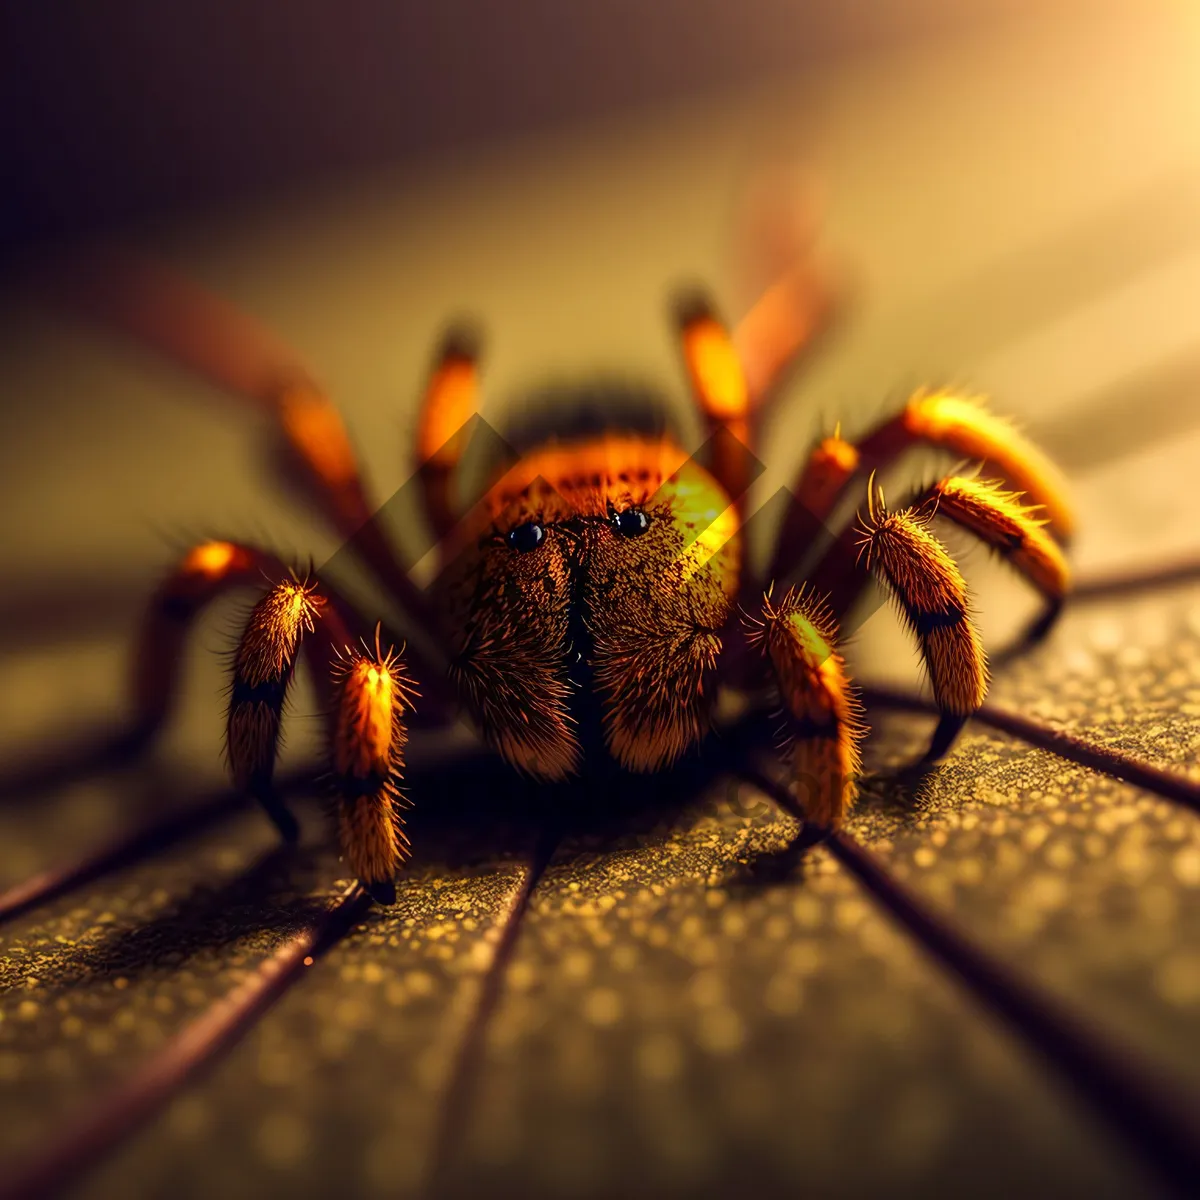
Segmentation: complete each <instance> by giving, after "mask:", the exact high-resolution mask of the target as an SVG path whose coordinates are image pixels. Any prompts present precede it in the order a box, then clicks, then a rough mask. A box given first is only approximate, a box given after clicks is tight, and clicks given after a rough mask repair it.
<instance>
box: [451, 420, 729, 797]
mask: <svg viewBox="0 0 1200 1200" xmlns="http://www.w3.org/2000/svg"><path fill="white" fill-rule="evenodd" d="M740 541H741V539H740V537H739V535H738V529H737V522H736V520H735V519H734V516H733V509H732V505H731V501H730V499H729V496H728V494H727V493H726V491H725V489H724V488H722V486H721V485H720V483H719V482H718V481H717V480H716V479H715V478H714V477H713V476H712V474H711V473H710V472H709V471H707V470H706V469H705V468H704V467H703V466H701V465H700V464H699V463H698V462H696V461H694V460H691V459H689V457H688V456H687V455H686V454H685V453H684V452H683V450H682V449H680V447H679V446H678V445H677V444H676V443H675V442H674V441H673V440H671V439H670V438H668V437H667V436H665V435H663V436H660V437H657V438H654V437H645V436H637V435H610V436H600V437H596V438H591V439H587V440H584V441H580V442H574V443H566V444H561V445H560V444H551V445H548V446H546V447H543V448H542V449H540V450H535V451H534V452H532V453H531V454H529V455H527V456H526V457H524V458H523V459H521V460H520V461H519V462H518V463H517V464H516V466H515V467H514V468H513V469H512V470H511V471H509V472H508V473H507V475H506V476H505V477H504V479H503V480H502V481H501V482H500V483H499V484H497V486H496V487H495V488H493V489H492V491H491V492H490V493H489V496H488V498H487V502H486V504H485V506H484V508H483V511H482V512H481V513H480V514H479V519H478V520H477V521H475V522H472V523H469V524H468V526H467V528H466V530H465V531H464V533H463V534H462V535H460V536H459V537H458V538H454V539H452V549H451V555H452V558H451V562H452V566H451V567H450V569H449V570H448V571H447V572H445V574H444V575H443V578H442V580H441V581H440V582H439V585H438V587H437V589H436V593H437V595H438V596H439V599H440V601H441V602H440V603H439V604H438V606H437V607H438V609H439V611H440V612H441V613H442V614H444V616H443V629H444V637H445V639H446V644H447V645H448V646H449V647H450V648H451V653H452V658H451V662H452V671H453V676H454V679H455V682H456V684H457V685H458V688H459V692H460V694H461V696H462V698H463V700H464V702H465V703H466V705H467V707H468V708H469V710H470V711H471V713H472V715H473V716H474V717H475V719H476V721H477V723H478V725H479V727H480V729H481V730H482V731H483V733H484V735H485V736H486V738H487V739H488V741H489V742H490V743H491V744H492V745H493V746H494V747H495V748H496V749H497V750H498V751H499V752H500V753H501V754H502V755H503V756H504V757H505V758H506V759H507V760H508V761H509V762H510V763H511V764H512V765H513V766H515V767H517V768H518V769H520V770H522V771H525V772H527V773H528V774H530V775H532V776H534V777H535V778H538V779H543V780H561V779H564V778H566V777H567V776H569V775H571V774H575V773H577V772H578V771H579V770H580V769H581V767H582V766H583V764H584V762H585V761H586V760H587V758H589V757H591V758H594V757H595V756H596V755H597V754H604V753H607V754H609V755H611V757H612V758H613V759H615V760H616V761H617V762H618V763H619V764H620V765H622V766H624V767H626V768H629V769H632V770H639V771H651V770H655V769H657V768H659V767H662V766H665V765H669V764H670V763H671V762H673V761H674V760H675V759H676V758H678V757H679V755H680V754H681V753H683V751H684V750H686V749H687V748H688V747H689V746H691V745H693V744H694V743H695V742H696V741H697V740H698V739H699V738H700V737H701V736H702V734H703V732H704V730H705V728H706V726H707V718H708V714H709V712H710V711H711V707H712V704H713V703H714V701H715V699H716V694H717V678H716V676H717V666H718V659H719V656H720V650H721V636H722V632H723V630H724V628H725V625H726V624H727V622H728V620H729V616H730V613H731V610H732V606H733V603H734V599H735V597H736V594H737V587H738V577H739V570H740V566H741V561H740ZM460 546H461V551H459V549H458V548H459V547H460Z"/></svg>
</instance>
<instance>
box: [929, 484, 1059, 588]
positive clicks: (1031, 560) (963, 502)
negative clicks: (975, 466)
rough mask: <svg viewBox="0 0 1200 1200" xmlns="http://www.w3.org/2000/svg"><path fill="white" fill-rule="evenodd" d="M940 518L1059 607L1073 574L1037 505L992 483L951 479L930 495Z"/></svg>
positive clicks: (933, 489)
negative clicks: (970, 535)
mask: <svg viewBox="0 0 1200 1200" xmlns="http://www.w3.org/2000/svg"><path fill="white" fill-rule="evenodd" d="M929 498H930V500H931V502H932V503H933V504H934V505H935V506H936V511H937V513H938V515H939V516H943V517H948V518H949V519H950V520H951V521H953V522H955V524H957V525H961V526H962V527H963V528H964V529H969V530H970V531H971V532H972V533H973V534H975V536H976V537H978V538H979V539H980V541H982V542H984V543H985V544H986V545H988V546H990V547H991V548H992V549H993V550H995V551H996V552H997V553H998V554H1000V555H1001V556H1002V557H1003V558H1005V559H1007V560H1008V561H1009V562H1010V563H1012V565H1013V566H1014V567H1015V568H1016V569H1017V570H1018V571H1020V572H1021V574H1022V575H1024V576H1025V578H1026V579H1028V580H1029V582H1030V583H1032V584H1033V585H1034V587H1036V588H1037V589H1038V591H1040V592H1041V593H1042V594H1043V595H1044V596H1045V597H1046V599H1047V600H1048V601H1050V602H1052V603H1061V602H1062V600H1063V598H1064V597H1065V596H1066V594H1067V591H1068V589H1069V588H1070V586H1071V569H1070V567H1069V566H1068V565H1067V560H1066V557H1065V555H1064V554H1063V552H1062V548H1061V547H1060V546H1059V545H1058V543H1057V542H1056V541H1055V540H1054V539H1053V538H1052V537H1051V536H1050V535H1049V533H1047V532H1046V518H1045V517H1044V516H1043V515H1042V510H1041V508H1040V507H1039V506H1038V505H1032V504H1025V503H1023V502H1022V496H1021V494H1020V493H1019V492H1007V491H1005V490H1004V488H1003V487H1002V486H1001V485H1000V484H999V483H996V482H993V481H988V480H980V479H963V478H962V477H960V476H951V477H949V478H947V479H943V480H941V481H940V482H939V483H936V484H934V485H933V487H932V488H930V489H929Z"/></svg>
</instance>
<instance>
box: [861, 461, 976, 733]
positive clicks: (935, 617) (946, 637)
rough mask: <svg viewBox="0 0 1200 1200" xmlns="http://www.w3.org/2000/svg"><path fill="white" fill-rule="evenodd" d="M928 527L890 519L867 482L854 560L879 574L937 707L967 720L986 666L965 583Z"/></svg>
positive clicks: (905, 516) (921, 519)
mask: <svg viewBox="0 0 1200 1200" xmlns="http://www.w3.org/2000/svg"><path fill="white" fill-rule="evenodd" d="M928 520H929V516H928V514H922V513H921V512H919V511H918V510H917V509H914V508H907V509H903V510H901V511H898V512H889V511H888V510H887V508H886V506H885V504H884V499H883V494H882V492H881V491H879V490H878V489H876V487H875V480H874V476H872V478H871V481H870V483H869V485H868V501H867V516H866V517H865V518H863V519H862V520H861V528H860V530H859V532H860V535H861V538H860V543H859V545H860V551H859V552H860V554H861V555H863V556H865V565H866V567H867V569H868V570H872V569H874V568H878V569H879V571H880V572H881V573H882V574H883V577H884V579H886V580H887V583H888V585H889V586H890V588H891V591H892V595H893V596H894V597H895V599H896V602H897V604H898V605H899V606H900V611H901V612H902V613H903V615H904V619H905V621H906V623H907V624H908V626H909V628H910V629H911V630H912V631H913V634H914V635H915V637H916V639H917V642H918V645H919V646H920V650H921V656H922V658H923V659H924V661H925V666H926V669H927V670H928V672H929V681H930V684H931V686H932V688H933V695H934V699H935V700H936V701H937V705H938V707H939V708H940V709H941V710H942V712H943V713H947V714H950V715H951V716H957V717H966V716H969V715H970V714H971V713H973V712H974V711H975V710H976V709H977V708H979V706H980V705H981V704H982V703H983V699H984V696H985V695H986V694H987V683H988V675H987V660H986V657H985V655H984V651H983V644H982V642H981V641H980V639H979V634H978V633H977V632H976V630H975V626H974V624H973V623H972V621H971V618H970V615H969V611H968V602H967V586H966V583H965V582H964V581H963V577H962V574H961V573H960V572H959V569H958V567H956V566H955V565H954V560H953V559H952V558H951V557H950V555H949V553H948V552H947V550H946V548H945V546H943V545H942V544H941V542H939V541H938V540H937V538H935V537H934V536H933V534H931V533H930V532H929V530H928V528H927V525H928Z"/></svg>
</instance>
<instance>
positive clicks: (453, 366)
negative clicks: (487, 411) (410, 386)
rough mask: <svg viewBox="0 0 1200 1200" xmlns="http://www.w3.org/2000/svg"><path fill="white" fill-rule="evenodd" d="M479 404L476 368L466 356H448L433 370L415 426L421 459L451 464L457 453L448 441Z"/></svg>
mask: <svg viewBox="0 0 1200 1200" xmlns="http://www.w3.org/2000/svg"><path fill="white" fill-rule="evenodd" d="M478 404H479V372H478V369H477V368H476V366H475V363H474V362H472V361H471V360H470V359H468V358H462V357H458V356H452V357H450V358H447V359H446V360H445V361H444V362H443V363H442V364H441V365H440V366H439V367H438V368H437V370H436V371H434V373H433V378H432V379H431V380H430V381H429V391H428V395H427V397H426V401H425V404H424V406H423V408H422V410H421V423H420V426H419V428H418V430H417V456H418V458H419V459H420V461H421V462H423V463H425V462H433V463H435V464H436V465H438V466H444V467H450V466H453V465H454V462H455V461H456V459H457V457H458V455H457V453H456V451H455V449H454V448H453V447H450V448H447V445H446V444H447V443H448V442H450V440H451V439H452V438H453V437H454V435H455V434H456V433H457V432H458V431H459V430H460V429H461V428H462V427H463V426H464V425H465V424H466V423H467V421H468V420H469V419H470V418H471V417H472V416H473V415H474V414H475V411H476V409H477V407H478Z"/></svg>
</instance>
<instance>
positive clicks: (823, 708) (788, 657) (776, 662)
mask: <svg viewBox="0 0 1200 1200" xmlns="http://www.w3.org/2000/svg"><path fill="white" fill-rule="evenodd" d="M744 623H745V629H746V641H747V643H748V644H749V645H751V646H757V647H759V648H760V649H761V650H762V652H763V653H764V654H765V655H766V657H767V659H768V661H769V662H770V665H771V669H772V672H773V674H774V678H775V683H776V685H777V687H778V690H779V696H780V700H781V701H782V712H783V718H784V721H783V731H784V733H785V735H786V738H787V743H786V744H787V746H788V747H789V748H790V751H791V757H792V770H793V775H794V778H795V780H796V783H797V786H798V788H799V789H800V792H801V794H800V796H799V800H800V802H801V804H802V805H803V807H804V813H805V817H806V819H807V820H809V821H811V822H812V823H813V824H815V825H818V826H821V827H823V828H826V829H837V828H838V827H840V826H841V824H842V823H843V821H844V820H845V818H846V814H847V812H848V811H849V809H850V807H851V805H852V804H853V803H854V800H855V798H856V797H857V795H858V777H859V773H860V771H861V769H862V756H861V753H860V749H859V747H860V744H861V742H862V739H863V737H864V735H865V733H866V730H865V727H864V726H863V722H862V706H861V704H860V703H859V700H858V696H857V694H856V692H855V691H854V689H853V687H852V685H851V683H850V680H849V677H848V676H847V674H846V664H845V662H844V660H843V659H842V656H841V655H840V654H839V653H838V652H837V649H836V645H837V643H836V626H835V622H834V620H833V615H832V613H831V612H830V611H829V609H828V607H827V606H826V605H825V604H824V602H822V601H819V600H817V599H815V598H814V597H813V596H812V594H811V593H808V592H806V591H805V590H804V589H800V590H799V591H797V590H794V589H789V590H788V592H787V593H786V594H785V596H784V598H783V600H782V601H781V602H780V603H779V604H778V605H775V604H773V603H772V601H771V594H770V592H768V593H767V595H766V596H765V597H764V598H763V604H762V614H761V616H760V617H757V618H752V617H746V618H745V619H744Z"/></svg>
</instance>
